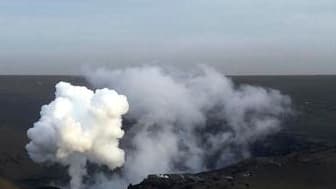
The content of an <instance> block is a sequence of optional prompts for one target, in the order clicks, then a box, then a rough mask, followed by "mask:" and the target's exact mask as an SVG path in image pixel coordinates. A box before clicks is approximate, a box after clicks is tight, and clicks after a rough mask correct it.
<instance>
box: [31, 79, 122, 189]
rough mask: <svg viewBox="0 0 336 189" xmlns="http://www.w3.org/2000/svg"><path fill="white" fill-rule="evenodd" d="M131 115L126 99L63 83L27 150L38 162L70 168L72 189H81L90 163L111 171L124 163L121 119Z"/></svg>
mask: <svg viewBox="0 0 336 189" xmlns="http://www.w3.org/2000/svg"><path fill="white" fill-rule="evenodd" d="M127 111H128V102H127V99H126V97H125V96H123V95H119V94H117V92H115V91H113V90H109V89H101V90H96V91H95V92H93V91H91V90H89V89H87V88H85V87H78V86H72V85H71V84H69V83H65V82H60V83H58V84H57V85H56V98H55V100H54V101H52V102H51V103H50V104H48V105H44V106H43V107H42V110H41V118H40V120H39V121H38V122H36V123H35V124H34V127H33V128H31V129H29V130H28V132H27V134H28V137H29V138H30V139H31V142H30V143H29V144H27V146H26V149H27V151H28V153H29V155H30V157H31V158H32V159H33V160H34V161H36V162H40V163H42V162H57V163H61V164H63V165H66V166H68V167H69V175H70V176H71V188H72V189H80V188H81V183H82V177H83V176H84V175H85V174H86V164H87V161H90V162H92V163H97V164H99V165H106V166H108V167H109V168H110V169H115V168H116V167H120V166H122V165H123V163H124V151H123V150H122V149H120V148H119V139H120V138H121V137H123V135H124V131H123V130H122V129H121V121H122V120H121V116H122V115H123V114H125V113H126V112H127Z"/></svg>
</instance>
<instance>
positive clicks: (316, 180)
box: [128, 147, 336, 189]
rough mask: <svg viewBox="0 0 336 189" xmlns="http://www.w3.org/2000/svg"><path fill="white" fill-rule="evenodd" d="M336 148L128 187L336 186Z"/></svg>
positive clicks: (156, 177) (246, 188)
mask: <svg viewBox="0 0 336 189" xmlns="http://www.w3.org/2000/svg"><path fill="white" fill-rule="evenodd" d="M335 170H336V148H334V147H329V148H319V149H314V150H309V151H305V152H295V153H291V154H288V155H285V156H281V157H265V158H255V159H250V160H246V161H243V162H240V163H238V164H236V165H233V166H231V167H227V168H224V169H220V170H215V171H210V172H204V173H198V174H165V175H150V176H148V177H147V178H146V179H145V180H144V181H142V182H141V183H140V184H137V185H133V186H132V185H130V186H129V187H128V189H158V188H160V189H285V188H288V189H301V188H302V189H303V188H304V189H335V188H336V180H335V179H336V172H335Z"/></svg>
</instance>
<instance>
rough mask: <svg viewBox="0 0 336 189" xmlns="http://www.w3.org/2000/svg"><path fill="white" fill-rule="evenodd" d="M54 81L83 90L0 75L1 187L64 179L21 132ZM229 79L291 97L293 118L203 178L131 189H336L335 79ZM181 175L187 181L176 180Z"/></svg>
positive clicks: (27, 187) (25, 187)
mask: <svg viewBox="0 0 336 189" xmlns="http://www.w3.org/2000/svg"><path fill="white" fill-rule="evenodd" d="M60 80H65V81H70V82H72V83H73V84H86V83H85V81H84V80H83V79H81V78H78V77H68V76H0V105H1V108H0V189H7V188H8V189H11V188H20V189H34V188H38V187H40V186H43V185H49V184H50V182H51V181H61V180H62V179H63V180H64V179H65V180H66V179H67V177H64V170H63V169H62V168H59V167H51V168H50V167H46V166H40V165H37V164H35V163H33V162H32V161H31V160H30V159H29V157H28V156H27V154H26V152H25V150H24V146H25V144H26V143H27V142H28V140H27V138H26V135H25V131H26V130H27V129H28V128H30V127H31V126H32V124H33V123H34V122H35V121H36V120H37V119H38V118H39V111H40V107H41V105H43V104H46V103H48V102H49V101H51V100H52V99H53V98H54V85H55V84H56V83H57V82H58V81H60ZM233 80H234V81H235V82H236V83H240V84H244V83H247V84H253V85H259V86H263V87H271V88H275V89H279V90H280V91H282V93H285V94H288V95H290V96H291V97H292V99H293V103H294V107H295V109H296V110H297V113H296V116H295V117H293V118H292V119H290V120H288V121H287V122H286V123H285V125H284V129H283V130H282V132H281V133H279V134H277V135H274V136H270V137H268V138H267V139H265V140H262V141H258V142H257V143H256V144H254V145H253V146H252V147H251V151H252V154H253V155H254V157H256V158H255V159H251V160H247V161H244V162H242V163H240V164H237V165H234V166H232V167H230V168H226V169H223V170H218V171H215V172H210V173H207V174H196V175H175V176H172V175H169V176H168V179H167V178H161V177H156V176H152V177H150V178H149V179H147V180H145V181H144V183H142V185H139V186H137V187H136V186H134V187H131V188H141V187H142V188H151V187H149V185H150V186H152V185H153V187H154V186H155V187H156V188H165V183H168V184H169V183H170V184H173V185H174V187H170V188H185V189H187V188H196V187H195V186H197V187H198V188H260V189H263V188H268V189H273V188H274V189H276V188H282V189H283V188H306V189H310V188H336V181H335V182H334V181H333V178H336V173H334V171H333V170H336V163H335V161H336V155H335V154H336V151H335V149H334V148H333V147H332V146H334V145H336V128H335V123H336V116H335V115H336V99H335V98H334V96H335V94H336V85H335V83H336V76H239V77H238V76H237V77H233ZM312 151H313V152H312ZM182 176H184V177H186V178H185V179H184V180H183V179H182V180H181V178H182ZM172 178H174V179H172ZM175 178H176V179H175ZM161 181H162V182H161ZM182 181H183V183H181V182H182ZM156 182H157V183H158V184H160V185H159V186H156V185H155V183H156ZM148 184H149V185H148ZM224 186H227V187H224ZM153 187H152V188H153Z"/></svg>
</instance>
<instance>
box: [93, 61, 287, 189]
mask: <svg viewBox="0 0 336 189" xmlns="http://www.w3.org/2000/svg"><path fill="white" fill-rule="evenodd" d="M87 78H88V80H89V81H90V83H91V84H93V85H94V86H96V87H110V88H113V89H116V90H117V91H119V92H121V93H123V94H126V95H127V96H128V100H129V102H130V104H131V106H130V111H129V113H128V114H127V115H126V119H127V129H126V134H125V136H124V137H123V139H122V140H121V144H122V148H123V149H124V150H125V151H126V161H125V164H124V166H123V167H122V169H121V173H120V174H118V175H114V176H112V177H108V178H106V179H104V178H103V177H101V176H97V178H99V179H100V181H97V185H95V186H94V188H99V187H100V188H105V187H106V186H108V187H110V188H112V187H114V188H125V187H126V186H127V184H128V183H130V182H131V183H135V182H139V181H140V180H141V179H142V178H144V177H145V176H146V175H148V174H156V173H169V172H182V171H188V172H190V171H192V172H196V171H203V170H208V169H212V168H218V167H223V166H226V165H228V164H231V163H233V162H236V161H238V160H241V159H242V158H246V157H248V156H249V144H251V143H253V142H254V141H255V140H256V139H258V138H260V137H263V136H265V135H267V134H270V133H273V132H276V131H278V130H279V129H280V124H281V120H282V118H283V117H284V116H286V115H287V114H288V113H289V112H290V105H291V100H290V98H289V97H288V96H285V95H282V94H281V93H280V92H279V91H277V90H272V89H265V88H261V87H253V86H249V85H242V86H235V85H234V84H233V83H232V81H231V80H230V79H228V78H226V77H225V76H223V75H222V74H220V73H218V72H217V71H215V70H213V69H211V68H208V67H201V68H200V69H198V71H196V72H193V73H191V72H188V73H186V72H181V71H168V70H165V69H162V68H160V67H155V66H145V67H134V68H127V69H119V70H112V71H108V70H104V69H98V70H96V71H95V72H94V73H92V72H90V73H89V74H87ZM107 180H108V181H107Z"/></svg>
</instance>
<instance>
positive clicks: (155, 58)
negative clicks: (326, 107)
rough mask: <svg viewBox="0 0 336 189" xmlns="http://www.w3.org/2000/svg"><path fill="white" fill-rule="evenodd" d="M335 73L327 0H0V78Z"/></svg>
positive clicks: (335, 44)
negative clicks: (209, 68) (143, 70)
mask: <svg viewBox="0 0 336 189" xmlns="http://www.w3.org/2000/svg"><path fill="white" fill-rule="evenodd" d="M141 64H162V65H179V66H182V67H186V68H188V67H190V66H193V65H195V64H209V65H213V66H215V67H218V69H220V70H223V72H225V73H227V74H335V73H336V0H0V74H78V73H80V70H81V69H82V67H86V66H104V67H112V68H113V67H121V66H128V65H141Z"/></svg>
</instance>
